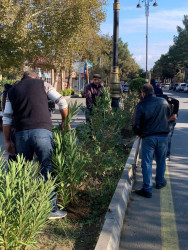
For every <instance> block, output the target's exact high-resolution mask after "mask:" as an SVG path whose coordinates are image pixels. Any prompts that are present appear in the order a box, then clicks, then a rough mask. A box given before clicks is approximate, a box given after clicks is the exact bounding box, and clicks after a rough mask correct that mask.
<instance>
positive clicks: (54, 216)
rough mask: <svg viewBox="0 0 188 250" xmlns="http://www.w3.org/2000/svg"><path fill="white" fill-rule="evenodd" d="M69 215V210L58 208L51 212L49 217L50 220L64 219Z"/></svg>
mask: <svg viewBox="0 0 188 250" xmlns="http://www.w3.org/2000/svg"><path fill="white" fill-rule="evenodd" d="M66 216H67V211H61V210H59V209H57V211H55V212H51V214H50V216H49V217H48V219H49V220H58V219H62V218H64V217H66Z"/></svg>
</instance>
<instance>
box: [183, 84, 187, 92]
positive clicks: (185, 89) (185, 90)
mask: <svg viewBox="0 0 188 250" xmlns="http://www.w3.org/2000/svg"><path fill="white" fill-rule="evenodd" d="M183 92H186V93H187V92H188V83H186V86H185V88H184V90H183Z"/></svg>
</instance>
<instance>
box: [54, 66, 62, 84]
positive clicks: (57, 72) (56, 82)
mask: <svg viewBox="0 0 188 250" xmlns="http://www.w3.org/2000/svg"><path fill="white" fill-rule="evenodd" d="M60 72H61V70H60V68H56V72H55V77H54V86H53V87H54V88H55V89H57V84H58V79H59V75H60Z"/></svg>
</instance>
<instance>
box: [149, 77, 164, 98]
mask: <svg viewBox="0 0 188 250" xmlns="http://www.w3.org/2000/svg"><path fill="white" fill-rule="evenodd" d="M150 84H151V85H152V86H153V89H154V94H155V95H156V96H159V95H162V94H163V91H162V89H161V88H159V87H158V86H157V85H156V81H155V79H151V81H150Z"/></svg>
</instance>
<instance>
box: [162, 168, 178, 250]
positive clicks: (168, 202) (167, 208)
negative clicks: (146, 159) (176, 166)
mask: <svg viewBox="0 0 188 250" xmlns="http://www.w3.org/2000/svg"><path fill="white" fill-rule="evenodd" d="M165 178H166V180H167V183H168V184H167V186H166V187H165V188H164V189H162V190H161V193H160V203H161V239H162V250H172V249H173V250H179V240H178V234H177V228H176V217H175V213H174V205H173V198H172V190H171V184H170V176H169V171H168V165H167V166H166V175H165Z"/></svg>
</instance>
